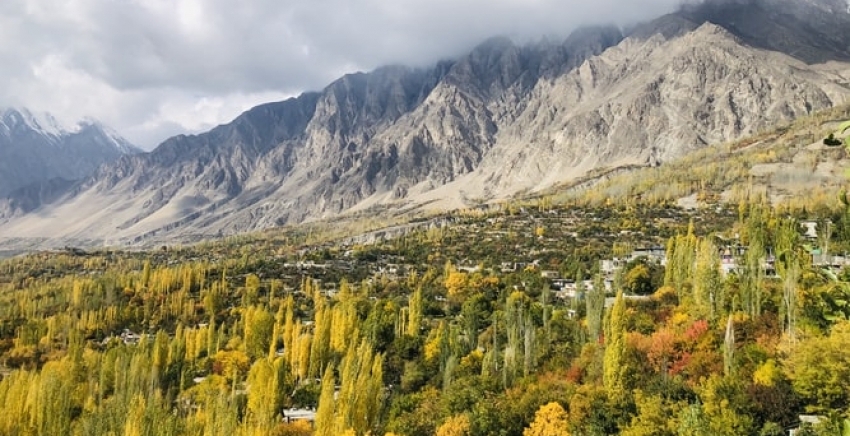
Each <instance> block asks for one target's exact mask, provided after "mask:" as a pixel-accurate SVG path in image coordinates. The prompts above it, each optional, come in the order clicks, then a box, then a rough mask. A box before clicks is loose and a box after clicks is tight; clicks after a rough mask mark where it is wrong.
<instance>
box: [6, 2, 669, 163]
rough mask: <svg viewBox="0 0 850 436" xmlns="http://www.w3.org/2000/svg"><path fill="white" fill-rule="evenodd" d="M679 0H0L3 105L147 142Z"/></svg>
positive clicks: (634, 17) (649, 13)
mask: <svg viewBox="0 0 850 436" xmlns="http://www.w3.org/2000/svg"><path fill="white" fill-rule="evenodd" d="M679 1H680V0H590V1H588V0H237V1H234V0H0V107H2V106H25V107H28V108H30V109H33V110H39V111H49V112H51V113H53V114H55V115H56V116H57V117H58V118H59V119H60V120H64V121H66V122H70V121H71V120H77V119H80V118H82V117H84V116H90V117H94V118H97V119H99V120H102V121H103V122H105V123H106V124H108V125H110V126H112V127H114V128H115V129H116V130H118V131H119V132H120V133H121V134H122V135H124V136H125V137H127V138H128V139H129V140H130V141H132V142H134V143H136V144H137V145H139V146H142V147H143V148H146V149H151V148H153V147H154V146H156V145H157V144H158V143H159V142H161V141H162V140H164V139H165V138H167V137H168V136H171V135H174V134H177V133H188V132H199V131H203V130H207V129H209V128H210V127H213V126H215V125H218V124H221V123H226V122H228V121H230V120H231V119H233V118H234V117H235V116H237V115H238V114H239V113H241V112H242V111H244V110H246V109H248V108H250V107H252V106H255V105H257V104H259V103H263V102H268V101H276V100H281V99H284V98H286V97H289V96H294V95H297V94H299V93H301V92H303V91H307V90H318V89H321V88H323V87H324V86H325V85H327V84H328V83H329V82H330V81H332V80H333V79H335V78H337V77H339V76H340V75H342V74H344V73H348V72H355V71H368V70H371V69H373V68H375V67H377V66H380V65H385V64H405V65H414V66H426V65H429V64H431V63H432V62H435V61H436V60H439V59H441V58H451V57H454V56H457V55H458V54H461V53H463V52H465V51H467V50H469V49H470V48H471V47H473V46H474V45H476V44H477V43H480V42H481V41H483V40H484V39H486V38H488V37H490V36H495V35H506V36H511V37H514V38H517V39H519V40H528V39H537V38H540V37H542V36H546V35H549V36H564V35H566V34H567V33H568V32H569V30H570V29H573V28H575V27H576V26H579V25H583V24H608V23H615V24H621V25H622V24H629V23H632V22H636V21H643V20H647V19H649V18H652V17H654V16H657V15H660V14H662V13H665V12H668V11H672V10H673V9H675V7H676V4H678V3H679Z"/></svg>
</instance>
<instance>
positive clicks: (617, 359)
mask: <svg viewBox="0 0 850 436" xmlns="http://www.w3.org/2000/svg"><path fill="white" fill-rule="evenodd" d="M625 352H626V302H625V300H624V299H623V292H622V291H620V292H617V298H616V299H615V301H614V306H613V307H612V308H611V314H610V316H609V317H608V328H607V329H606V335H605V355H604V360H603V362H602V382H603V384H604V385H605V389H606V390H607V391H608V394H609V395H611V396H614V397H620V396H622V395H624V394H625V392H626V386H625V385H626V380H625V377H626V368H625Z"/></svg>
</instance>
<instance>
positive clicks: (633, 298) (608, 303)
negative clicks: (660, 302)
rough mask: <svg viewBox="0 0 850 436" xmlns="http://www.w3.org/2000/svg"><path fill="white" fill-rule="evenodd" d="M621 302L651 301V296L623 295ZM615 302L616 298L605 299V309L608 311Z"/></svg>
mask: <svg viewBox="0 0 850 436" xmlns="http://www.w3.org/2000/svg"><path fill="white" fill-rule="evenodd" d="M623 300H625V301H637V302H641V301H652V296H650V295H623ZM616 301H617V298H616V297H607V298H605V308H606V309H610V308H611V307H614V303H615V302H616Z"/></svg>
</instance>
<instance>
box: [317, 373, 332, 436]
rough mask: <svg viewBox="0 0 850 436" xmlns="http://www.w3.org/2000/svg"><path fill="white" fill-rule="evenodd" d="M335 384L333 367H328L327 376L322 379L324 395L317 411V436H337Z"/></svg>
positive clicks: (320, 398)
mask: <svg viewBox="0 0 850 436" xmlns="http://www.w3.org/2000/svg"><path fill="white" fill-rule="evenodd" d="M335 383H336V379H335V378H334V371H333V366H332V365H328V366H327V368H325V375H324V376H323V377H322V393H321V394H320V395H319V407H318V409H317V410H316V436H335V435H336V431H335V428H334V409H335V408H336V400H335V399H334V385H335Z"/></svg>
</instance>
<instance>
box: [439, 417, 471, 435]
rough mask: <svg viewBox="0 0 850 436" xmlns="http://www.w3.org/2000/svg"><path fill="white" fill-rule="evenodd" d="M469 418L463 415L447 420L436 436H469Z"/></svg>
mask: <svg viewBox="0 0 850 436" xmlns="http://www.w3.org/2000/svg"><path fill="white" fill-rule="evenodd" d="M468 435H469V417H468V416H466V415H464V414H461V415H455V416H452V417H451V418H449V419H447V420H446V422H444V423H443V425H441V426H440V427H439V428H437V433H436V436H468Z"/></svg>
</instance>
